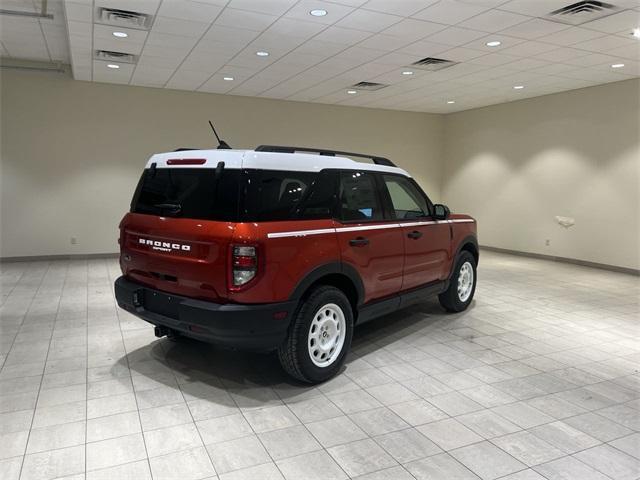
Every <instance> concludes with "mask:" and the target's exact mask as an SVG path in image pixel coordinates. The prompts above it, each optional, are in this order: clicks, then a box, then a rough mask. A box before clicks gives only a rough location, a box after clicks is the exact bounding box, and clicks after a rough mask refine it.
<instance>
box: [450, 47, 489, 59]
mask: <svg viewBox="0 0 640 480" xmlns="http://www.w3.org/2000/svg"><path fill="white" fill-rule="evenodd" d="M482 55H487V52H480V51H478V50H475V49H472V48H464V47H455V48H452V49H451V50H447V51H446V52H443V53H442V56H443V57H444V58H446V59H447V60H453V61H454V62H468V61H469V60H472V59H474V58H478V57H481V56H482Z"/></svg>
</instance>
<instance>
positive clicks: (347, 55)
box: [334, 46, 387, 65]
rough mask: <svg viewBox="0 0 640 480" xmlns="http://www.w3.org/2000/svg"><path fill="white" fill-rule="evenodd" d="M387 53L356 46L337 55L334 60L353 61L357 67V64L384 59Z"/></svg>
mask: <svg viewBox="0 0 640 480" xmlns="http://www.w3.org/2000/svg"><path fill="white" fill-rule="evenodd" d="M386 53H387V52H386V51H384V50H377V49H372V48H363V47H361V46H354V47H349V48H347V49H345V50H343V51H342V52H340V53H338V54H337V55H335V57H334V58H343V59H347V60H352V61H353V62H354V65H355V64H356V63H355V62H357V63H364V62H370V61H372V60H375V59H377V58H380V57H382V56H383V55H386Z"/></svg>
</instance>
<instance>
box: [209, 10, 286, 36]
mask: <svg viewBox="0 0 640 480" xmlns="http://www.w3.org/2000/svg"><path fill="white" fill-rule="evenodd" d="M277 19H278V17H277V16H275V15H266V14H264V13H257V12H248V11H245V10H235V9H233V8H225V9H224V10H223V11H222V13H221V14H220V16H219V17H218V19H217V20H216V21H215V24H216V25H222V26H225V27H231V28H244V29H247V30H255V31H258V32H261V31H262V30H264V29H265V28H267V27H268V26H269V25H271V24H272V23H273V22H275V21H276V20H277Z"/></svg>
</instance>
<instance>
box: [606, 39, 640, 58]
mask: <svg viewBox="0 0 640 480" xmlns="http://www.w3.org/2000/svg"><path fill="white" fill-rule="evenodd" d="M607 53H608V54H609V55H614V56H617V57H622V58H629V59H631V60H640V42H636V44H635V45H627V46H626V47H618V48H613V49H611V50H608V51H607Z"/></svg>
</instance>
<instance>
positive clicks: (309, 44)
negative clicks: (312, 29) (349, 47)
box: [295, 37, 345, 57]
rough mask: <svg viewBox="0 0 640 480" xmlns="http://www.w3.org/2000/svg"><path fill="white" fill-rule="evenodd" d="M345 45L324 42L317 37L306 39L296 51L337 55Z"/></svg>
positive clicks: (328, 55) (318, 54)
mask: <svg viewBox="0 0 640 480" xmlns="http://www.w3.org/2000/svg"><path fill="white" fill-rule="evenodd" d="M344 48H345V46H344V45H340V44H337V43H330V42H323V41H320V40H318V39H317V37H316V38H313V39H311V40H309V41H306V42H305V43H303V44H302V45H300V46H299V47H298V48H296V49H295V53H301V54H307V55H314V56H318V57H319V56H325V55H326V56H327V57H330V56H331V55H335V54H336V53H338V52H341V51H342V50H344Z"/></svg>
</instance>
